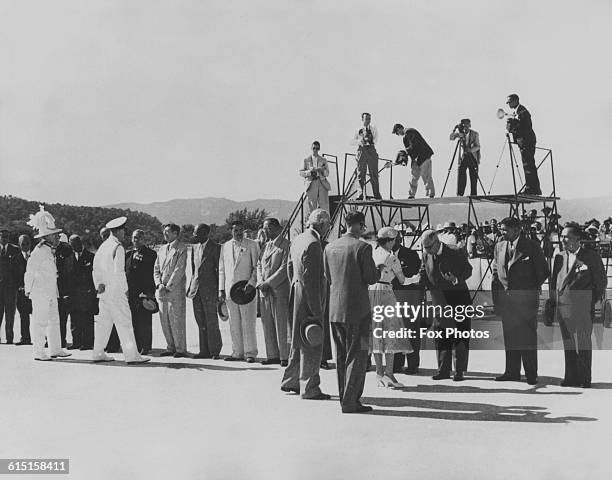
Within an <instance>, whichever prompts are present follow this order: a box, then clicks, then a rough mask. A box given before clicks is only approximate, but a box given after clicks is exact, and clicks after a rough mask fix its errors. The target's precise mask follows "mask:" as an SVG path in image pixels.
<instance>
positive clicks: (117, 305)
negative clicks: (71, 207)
mask: <svg viewBox="0 0 612 480" xmlns="http://www.w3.org/2000/svg"><path fill="white" fill-rule="evenodd" d="M126 221H127V218H126V217H119V218H115V219H114V220H111V221H110V222H108V223H107V224H106V228H107V229H108V230H110V234H109V236H108V238H107V239H106V240H105V241H104V243H102V245H100V248H99V249H98V251H97V252H96V255H95V256H94V262H93V280H94V285H95V286H96V290H97V292H98V296H99V299H100V300H99V309H100V313H99V315H98V317H97V319H96V321H95V325H94V349H93V356H92V359H93V361H94V362H109V361H113V360H114V358H113V357H111V356H109V355H107V354H106V353H105V352H104V347H105V346H106V344H107V342H108V337H109V336H110V333H111V329H112V327H113V325H116V327H117V333H118V334H119V340H120V342H121V349H122V350H123V355H124V357H125V361H126V362H127V363H128V364H138V363H145V362H148V361H149V360H150V358H145V357H141V356H140V354H139V353H138V350H137V348H136V340H135V339H134V330H133V329H132V319H131V316H130V307H129V305H128V284H127V279H126V276H125V250H124V248H123V245H121V241H122V240H123V239H124V237H125V222H126Z"/></svg>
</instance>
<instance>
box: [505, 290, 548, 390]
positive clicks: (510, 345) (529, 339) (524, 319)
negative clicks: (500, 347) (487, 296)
mask: <svg viewBox="0 0 612 480" xmlns="http://www.w3.org/2000/svg"><path fill="white" fill-rule="evenodd" d="M510 295H511V297H509V296H508V292H500V293H499V296H500V301H501V302H502V304H503V307H502V329H503V333H504V347H505V349H506V369H505V371H504V373H505V374H507V375H511V376H520V375H521V361H522V363H523V368H524V369H525V376H526V377H527V379H536V377H537V376H538V335H537V327H538V318H537V315H538V295H537V292H536V294H535V295H533V294H530V293H527V294H524V293H516V292H514V291H510Z"/></svg>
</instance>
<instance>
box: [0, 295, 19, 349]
mask: <svg viewBox="0 0 612 480" xmlns="http://www.w3.org/2000/svg"><path fill="white" fill-rule="evenodd" d="M16 304H17V290H16V289H14V288H12V287H7V286H5V285H2V284H0V327H2V320H3V319H6V323H5V324H4V328H5V331H6V343H13V327H14V325H15V308H16Z"/></svg>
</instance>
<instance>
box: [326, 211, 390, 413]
mask: <svg viewBox="0 0 612 480" xmlns="http://www.w3.org/2000/svg"><path fill="white" fill-rule="evenodd" d="M345 222H346V228H347V230H348V231H347V233H345V234H344V235H343V236H342V237H340V238H338V239H337V240H334V241H333V242H331V243H330V244H329V245H327V247H325V255H324V257H325V277H326V278H327V280H328V281H329V283H330V288H329V321H330V322H331V326H332V334H333V336H334V342H335V343H336V362H337V366H336V371H337V375H338V392H339V398H340V404H341V405H342V413H365V412H369V411H371V410H372V407H367V406H365V405H362V404H361V402H360V398H361V394H362V393H363V386H364V384H365V376H366V370H367V361H368V344H369V335H370V326H371V324H372V308H371V305H370V297H369V295H368V285H373V284H374V283H376V282H377V281H378V280H379V279H380V271H379V270H378V268H377V267H376V265H375V264H374V260H373V258H372V246H371V245H369V244H368V243H366V242H364V241H362V240H361V236H362V235H363V232H364V231H365V217H364V215H363V213H361V212H356V211H352V212H348V213H347V214H346V217H345Z"/></svg>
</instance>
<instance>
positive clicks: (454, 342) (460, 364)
mask: <svg viewBox="0 0 612 480" xmlns="http://www.w3.org/2000/svg"><path fill="white" fill-rule="evenodd" d="M445 327H446V325H445V326H444V327H441V326H436V327H435V330H436V331H442V332H443V334H442V337H443V338H436V340H435V344H436V352H437V355H438V373H439V374H441V375H449V374H450V372H451V369H452V367H453V351H454V352H455V371H456V372H457V373H463V372H465V371H466V370H467V366H468V358H469V353H470V340H469V338H459V339H457V338H446V335H445V333H446V332H445ZM453 327H454V328H456V329H457V330H459V331H461V332H463V331H468V332H469V331H470V329H471V328H472V322H471V320H470V319H469V318H466V319H465V320H464V321H463V322H454V326H453ZM453 327H451V328H453Z"/></svg>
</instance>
